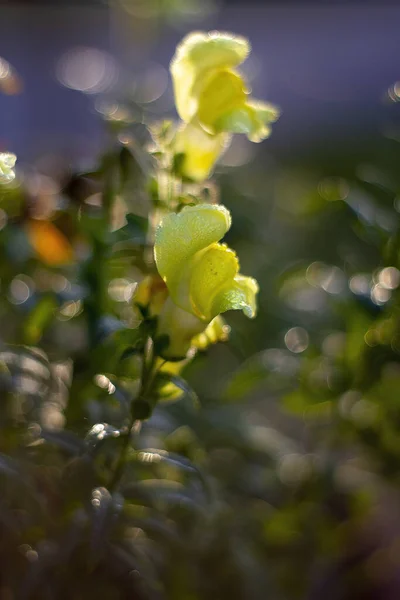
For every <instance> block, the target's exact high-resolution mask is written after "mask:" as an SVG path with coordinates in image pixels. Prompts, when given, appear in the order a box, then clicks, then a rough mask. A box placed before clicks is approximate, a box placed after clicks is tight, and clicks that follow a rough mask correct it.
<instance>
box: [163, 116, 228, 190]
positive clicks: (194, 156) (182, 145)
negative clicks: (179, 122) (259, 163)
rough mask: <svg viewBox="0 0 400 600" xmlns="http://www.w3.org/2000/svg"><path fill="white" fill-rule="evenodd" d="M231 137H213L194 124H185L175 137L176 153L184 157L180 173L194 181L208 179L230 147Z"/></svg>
mask: <svg viewBox="0 0 400 600" xmlns="http://www.w3.org/2000/svg"><path fill="white" fill-rule="evenodd" d="M230 141H231V135H230V134H229V133H220V134H218V135H211V134H209V133H207V132H206V131H205V130H204V129H202V128H201V127H199V126H198V125H194V124H193V123H188V124H184V125H183V127H181V128H180V129H179V130H178V131H177V133H176V136H175V146H174V150H175V153H178V154H181V155H182V157H183V160H182V164H181V165H180V173H181V175H184V176H185V177H188V178H189V179H192V180H193V181H204V180H205V179H207V178H208V177H209V175H210V173H211V171H212V169H213V167H214V164H215V163H216V161H217V160H218V158H219V157H220V156H221V154H223V152H224V150H225V149H226V148H227V147H228V146H229V144H230Z"/></svg>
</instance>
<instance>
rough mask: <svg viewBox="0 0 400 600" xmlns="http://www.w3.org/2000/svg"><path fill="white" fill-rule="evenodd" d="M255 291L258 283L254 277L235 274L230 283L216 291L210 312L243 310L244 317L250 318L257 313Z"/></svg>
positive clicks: (214, 313)
mask: <svg viewBox="0 0 400 600" xmlns="http://www.w3.org/2000/svg"><path fill="white" fill-rule="evenodd" d="M257 292H258V283H257V281H256V280H255V279H253V278H252V277H244V276H243V275H237V276H236V277H235V278H234V280H233V281H232V282H230V284H228V285H226V286H225V287H224V288H222V289H220V290H219V291H218V293H217V294H216V296H215V298H214V301H213V304H212V309H211V312H212V314H213V315H218V314H219V313H222V312H226V311H227V310H243V312H244V314H245V315H246V317H249V318H250V319H252V318H253V317H255V316H256V313H257V304H256V296H257Z"/></svg>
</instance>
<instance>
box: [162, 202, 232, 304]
mask: <svg viewBox="0 0 400 600" xmlns="http://www.w3.org/2000/svg"><path fill="white" fill-rule="evenodd" d="M230 225H231V217H230V213H229V211H228V210H227V209H226V208H225V207H223V206H217V205H213V204H199V205H197V206H186V207H185V208H184V209H183V210H182V211H181V212H180V213H170V214H168V215H167V216H166V217H164V219H163V220H162V222H161V223H160V225H159V227H158V229H157V231H156V236H155V245H154V256H155V260H156V264H157V269H158V272H159V273H160V275H161V277H162V278H163V279H164V281H165V283H166V284H167V286H168V289H169V292H170V294H171V296H172V298H173V300H174V302H176V304H177V305H178V306H180V307H181V308H184V309H185V310H189V311H190V310H191V303H190V299H189V285H190V281H189V280H190V268H191V264H192V260H193V257H194V256H195V254H196V253H197V252H199V251H200V250H204V248H207V246H209V245H210V244H213V243H214V242H217V241H219V240H220V239H221V238H222V237H223V236H224V235H225V233H226V232H227V231H228V229H229V227H230Z"/></svg>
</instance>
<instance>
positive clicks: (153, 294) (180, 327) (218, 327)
mask: <svg viewBox="0 0 400 600" xmlns="http://www.w3.org/2000/svg"><path fill="white" fill-rule="evenodd" d="M135 302H136V304H139V305H141V306H146V307H147V309H148V310H149V314H150V315H151V316H157V317H158V327H157V335H159V336H162V335H167V336H168V338H169V345H168V348H167V349H166V351H165V352H163V356H164V357H165V358H171V357H174V358H176V357H184V356H186V354H187V352H188V350H189V349H190V348H197V349H199V350H205V349H206V348H207V347H208V346H209V345H210V344H216V343H217V342H224V341H226V340H227V339H228V335H229V326H228V325H227V324H226V323H225V322H224V320H223V319H222V317H220V316H217V317H215V319H213V320H212V321H211V322H210V323H209V324H208V325H206V324H205V323H204V322H203V321H201V320H200V319H198V318H197V317H194V316H193V315H191V314H190V313H188V312H186V311H185V310H182V309H181V308H179V307H178V306H177V305H176V304H174V303H173V302H172V300H171V298H170V297H169V295H168V289H167V286H166V285H165V283H164V281H163V280H162V279H161V277H160V276H159V275H148V276H147V277H145V278H144V279H143V280H142V281H141V282H140V284H139V285H138V287H137V290H136V294H135ZM167 364H168V365H169V364H173V365H176V364H178V363H175V362H174V363H167ZM179 364H182V365H183V364H187V361H186V362H185V363H183V362H182V363H179ZM174 368H175V367H174ZM174 372H175V371H174Z"/></svg>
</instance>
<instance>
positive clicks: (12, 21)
mask: <svg viewBox="0 0 400 600" xmlns="http://www.w3.org/2000/svg"><path fill="white" fill-rule="evenodd" d="M137 1H138V0H124V1H123V2H122V0H121V4H123V5H124V6H125V8H126V7H127V6H128V4H129V2H131V4H130V5H129V6H128V8H129V10H128V11H126V12H124V10H123V8H121V7H120V8H118V9H115V8H113V9H112V10H111V9H109V8H107V7H106V6H105V5H103V4H98V5H97V4H95V3H92V4H84V3H76V4H73V3H55V4H54V3H52V4H41V3H32V2H31V3H25V4H24V3H19V2H15V1H13V2H6V3H3V4H1V5H0V57H1V58H3V59H5V60H6V61H9V63H10V64H11V65H12V67H13V68H14V69H15V71H16V72H17V73H18V74H19V76H20V78H21V81H22V82H23V90H22V91H21V93H18V94H4V93H3V94H1V93H0V147H1V148H2V149H8V150H11V151H13V152H16V153H17V154H18V155H19V158H20V159H22V160H29V161H30V160H33V159H35V158H36V157H37V156H39V155H40V154H41V153H42V152H43V151H44V149H45V148H46V149H47V151H48V149H49V148H50V149H51V151H54V152H55V153H61V154H62V155H64V156H65V155H67V156H70V157H71V159H74V160H77V159H82V160H86V159H87V158H90V157H92V156H93V155H94V154H95V153H96V152H97V151H98V149H99V148H100V146H101V140H102V132H103V126H102V122H101V118H100V115H99V110H100V111H101V110H102V106H103V104H104V102H103V104H102V98H103V99H104V98H105V99H106V100H107V102H108V104H109V103H110V102H111V103H112V102H115V101H116V99H117V98H119V99H120V98H122V97H127V95H129V94H132V96H133V97H134V98H135V93H138V92H137V90H139V88H140V90H142V91H140V90H139V93H141V94H143V89H144V90H145V92H144V93H145V94H146V86H147V88H149V90H148V96H147V97H144V98H143V97H142V98H136V100H138V99H139V100H140V101H143V102H144V103H145V104H147V106H148V109H149V110H150V112H151V111H154V113H155V114H157V115H160V114H173V113H171V110H172V91H171V86H170V82H168V78H167V72H166V69H167V68H168V63H169V60H170V58H171V56H172V54H173V51H174V47H175V45H176V43H177V42H178V41H179V39H180V38H181V37H182V36H183V35H184V34H185V33H186V32H187V31H190V30H192V29H221V30H230V31H233V32H236V33H241V34H243V35H245V36H248V37H249V38H250V39H251V42H252V45H253V51H254V52H253V54H252V58H251V59H250V62H249V63H248V64H247V63H246V64H245V69H244V70H245V71H246V72H247V73H248V75H249V78H250V80H251V82H252V86H253V93H254V95H255V96H258V97H260V98H263V99H268V100H269V101H271V102H274V103H276V104H278V105H279V106H280V107H281V108H282V110H283V111H284V114H285V118H284V119H281V120H280V121H279V122H278V123H277V125H276V126H275V127H274V132H273V136H272V138H271V140H270V142H269V143H268V148H269V150H270V151H272V152H276V153H278V154H280V155H291V154H293V153H298V152H302V151H304V150H305V149H306V148H307V146H309V145H310V144H314V143H315V142H318V143H326V144H331V143H334V142H335V140H337V139H340V140H341V142H342V143H343V140H347V142H348V143H350V144H351V143H353V142H355V141H356V142H360V141H362V139H364V138H368V139H371V137H373V136H378V135H382V133H384V134H385V135H388V136H392V137H395V138H396V137H398V136H399V131H400V118H399V115H400V104H398V103H397V104H396V102H397V99H399V100H400V97H399V96H400V84H398V86H397V87H396V82H397V81H398V80H399V81H400V5H399V4H398V3H389V4H387V3H382V2H368V3H365V2H364V3H361V2H360V3H359V4H349V3H337V2H334V3H332V2H331V3H327V2H319V3H311V4H302V3H300V2H299V3H297V4H290V3H283V4H282V3H279V4H278V3H262V2H260V3H258V4H253V3H246V2H243V3H238V2H234V3H229V4H225V5H222V6H219V7H218V10H213V9H212V7H209V6H208V5H207V10H206V13H207V14H205V15H203V16H201V15H200V18H199V19H198V20H193V21H192V22H189V21H188V20H186V21H185V20H184V19H183V20H181V21H180V22H179V23H176V22H175V24H174V25H175V26H173V25H172V24H171V22H173V21H174V18H171V16H169V18H166V19H160V18H157V19H156V18H153V17H154V15H151V14H150V15H149V14H144V13H143V10H147V9H146V6H147V8H148V6H149V5H148V4H146V3H145V2H139V4H137ZM135 3H136V4H135ZM135 6H136V8H135ZM132 7H133V8H132ZM138 7H139V8H138ZM135 11H136V12H135ZM99 51H101V52H99ZM0 81H1V79H0ZM135 84H137V86H136V92H135ZM66 85H69V88H68V87H66ZM85 87H86V89H84V88H85ZM70 88H75V89H70ZM79 89H81V90H82V89H83V92H82V91H78V90H79ZM397 92H398V93H399V96H398V95H397ZM160 93H161V95H160Z"/></svg>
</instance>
